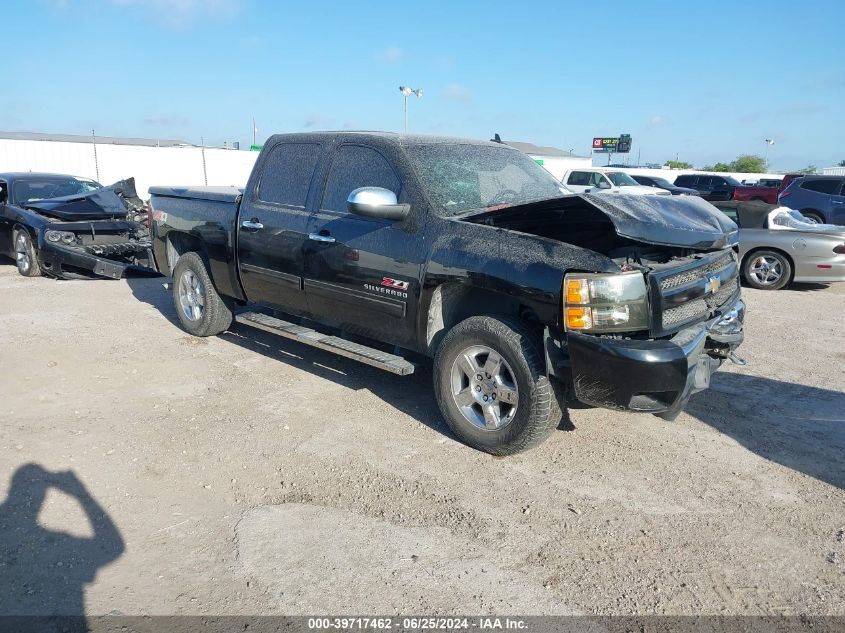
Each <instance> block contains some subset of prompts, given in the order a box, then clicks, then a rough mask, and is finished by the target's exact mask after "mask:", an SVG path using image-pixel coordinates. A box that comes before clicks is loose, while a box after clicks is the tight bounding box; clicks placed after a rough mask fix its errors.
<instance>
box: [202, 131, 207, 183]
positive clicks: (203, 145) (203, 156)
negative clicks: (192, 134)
mask: <svg viewBox="0 0 845 633" xmlns="http://www.w3.org/2000/svg"><path fill="white" fill-rule="evenodd" d="M200 143H201V147H200V151H201V152H202V179H203V181H205V185H206V186H208V171H206V168H205V137H203V136H200Z"/></svg>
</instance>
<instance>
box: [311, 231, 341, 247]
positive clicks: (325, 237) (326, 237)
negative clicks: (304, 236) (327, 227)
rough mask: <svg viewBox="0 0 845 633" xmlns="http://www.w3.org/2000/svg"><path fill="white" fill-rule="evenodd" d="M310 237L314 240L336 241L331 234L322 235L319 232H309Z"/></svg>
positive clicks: (331, 242)
mask: <svg viewBox="0 0 845 633" xmlns="http://www.w3.org/2000/svg"><path fill="white" fill-rule="evenodd" d="M308 239H309V240H314V241H315V242H325V243H326V244H333V243H334V242H335V239H334V238H333V237H332V236H331V235H320V234H319V233H309V234H308Z"/></svg>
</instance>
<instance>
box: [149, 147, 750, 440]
mask: <svg viewBox="0 0 845 633" xmlns="http://www.w3.org/2000/svg"><path fill="white" fill-rule="evenodd" d="M150 194H151V205H152V217H153V222H152V235H153V237H152V240H153V251H154V254H155V259H156V262H157V263H158V266H159V268H160V270H161V271H162V272H164V273H165V274H169V275H172V277H173V283H172V294H173V300H174V303H175V305H176V308H177V313H178V315H179V319H180V320H181V323H182V325H183V326H184V328H185V329H186V330H187V331H188V332H190V333H192V334H195V335H198V336H209V335H214V334H218V333H220V332H223V331H224V330H226V329H227V328H229V327H230V326H231V324H232V321H233V320H235V321H237V322H238V323H241V324H244V325H247V326H252V327H257V328H260V329H263V330H266V331H270V332H273V333H276V334H279V335H281V336H285V337H288V338H292V339H295V340H298V341H301V342H302V343H305V344H308V345H314V346H316V347H320V348H322V349H325V350H329V351H332V352H336V353H338V354H342V355H344V356H347V357H351V358H355V359H357V360H360V361H362V362H364V363H368V364H370V365H374V366H376V367H380V368H382V369H385V370H387V371H391V372H394V373H396V374H409V373H411V372H413V371H414V369H415V367H416V366H417V363H418V362H425V358H424V357H433V359H434V360H433V376H434V391H435V395H436V399H437V402H438V404H439V406H440V410H441V412H442V414H443V417H444V418H445V420H446V422H447V423H448V425H449V427H450V428H451V429H452V431H453V432H454V433H455V434H456V435H457V436H458V437H459V438H460V439H461V440H463V441H464V442H466V443H467V444H469V445H470V446H473V447H475V448H478V449H480V450H484V451H488V452H490V453H494V454H509V453H514V452H517V451H520V450H523V449H526V448H528V447H530V446H533V445H535V444H537V443H538V442H539V441H540V440H542V439H543V438H544V437H545V436H546V435H547V434H548V433H549V432H550V431H551V430H552V429H554V428H555V427H556V426H557V425H558V423H559V422H560V419H561V416H562V407H564V406H566V403H567V401H568V400H570V399H573V400H577V401H580V402H582V403H585V404H587V405H592V406H598V407H607V408H611V409H627V410H633V411H642V412H651V413H655V414H659V415H662V416H664V417H666V418H669V419H672V418H673V417H674V416H676V415H677V414H678V413H679V412H680V411H681V409H682V408H683V407H684V406H685V404H686V403H687V401H688V400H689V398H690V395H691V394H692V393H694V392H696V391H700V390H702V389H705V388H706V387H707V386H708V385H709V380H710V375H711V373H712V372H713V371H715V370H716V369H717V368H718V367H719V366H720V365H721V364H722V363H723V362H724V361H725V360H726V359H732V360H736V361H739V360H741V359H739V358H738V357H737V356H736V355H735V349H736V348H737V346H738V345H739V344H740V342H741V341H742V338H743V329H742V324H743V318H744V312H745V308H744V304H743V302H742V299H741V297H740V287H739V281H738V271H737V257H736V236H737V227H736V225H735V224H734V223H733V222H732V221H731V220H730V219H729V218H727V217H726V216H725V215H723V214H721V213H720V212H719V211H717V210H716V209H715V208H714V207H712V206H711V205H710V204H708V203H706V202H704V201H702V200H700V199H697V198H692V197H686V196H677V197H676V196H668V195H667V196H626V195H621V194H620V195H614V196H607V195H604V194H595V195H593V194H582V195H564V194H563V193H561V188H560V184H559V183H558V182H557V181H556V180H555V179H554V178H553V177H552V176H551V175H550V174H549V173H548V172H546V170H544V169H543V168H542V167H540V166H538V165H537V164H536V163H535V162H534V161H533V160H531V159H530V158H529V157H528V156H526V155H524V154H522V153H521V152H519V151H517V150H515V149H513V148H510V147H507V146H504V145H501V144H497V143H489V142H481V141H472V140H462V139H454V138H444V137H428V136H409V135H397V134H391V133H363V132H361V133H358V132H337V133H331V132H325V133H314V134H286V135H277V136H273V137H271V138H270V139H269V141H268V142H267V143H266V145H265V146H264V149H263V150H262V153H261V154H260V155H259V157H258V160H257V162H256V164H255V167H254V169H253V172H252V174H251V176H250V178H249V181H248V183H247V185H246V188H245V189H243V190H239V189H227V188H222V189H221V188H201V187H200V188H190V187H186V188H179V187H153V188H151V189H150ZM300 319H303V320H300ZM311 326H314V327H315V329H312V327H311ZM418 359H419V360H418Z"/></svg>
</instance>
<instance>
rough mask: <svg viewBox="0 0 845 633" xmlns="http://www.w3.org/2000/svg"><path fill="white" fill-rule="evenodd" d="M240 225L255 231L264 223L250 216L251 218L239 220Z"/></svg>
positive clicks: (261, 227)
mask: <svg viewBox="0 0 845 633" xmlns="http://www.w3.org/2000/svg"><path fill="white" fill-rule="evenodd" d="M241 226H242V227H244V228H245V229H250V230H252V231H257V230H258V229H263V228H264V225H263V224H261V222H259V221H258V218H252V219H251V220H244V221H243V222H241Z"/></svg>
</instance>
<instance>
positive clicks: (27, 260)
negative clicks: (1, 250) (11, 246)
mask: <svg viewBox="0 0 845 633" xmlns="http://www.w3.org/2000/svg"><path fill="white" fill-rule="evenodd" d="M15 264H16V265H17V267H18V272H19V273H20V274H21V275H23V276H24V277H40V276H41V264H39V263H38V251H36V250H35V245H34V244H33V243H32V238H31V237H30V235H29V233H28V232H27V231H25V230H24V229H18V230H17V231H15Z"/></svg>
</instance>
